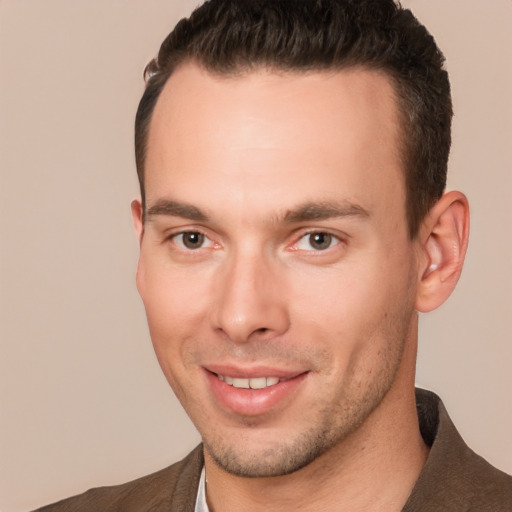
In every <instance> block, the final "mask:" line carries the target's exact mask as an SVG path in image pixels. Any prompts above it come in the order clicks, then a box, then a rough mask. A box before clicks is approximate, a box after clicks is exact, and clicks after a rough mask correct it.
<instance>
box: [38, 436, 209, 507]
mask: <svg viewBox="0 0 512 512" xmlns="http://www.w3.org/2000/svg"><path fill="white" fill-rule="evenodd" d="M202 467H203V455H202V446H198V447H197V448H196V449H195V450H194V451H192V452H191V453H190V454H189V455H187V457H185V458H184V459H183V460H181V461H179V462H177V463H175V464H173V465H172V466H169V467H167V468H165V469H162V470H160V471H157V472H156V473H152V474H150V475H147V476H144V477H142V478H138V479H137V480H133V481H131V482H128V483H125V484H121V485H115V486H110V487H98V488H95V489H90V490H89V491H87V492H85V493H83V494H80V495H78V496H74V497H72V498H68V499H65V500H62V501H59V502H58V503H55V504H53V505H47V506H45V507H42V508H40V509H38V511H37V512H75V511H77V510H80V511H83V512H88V511H90V512H93V511H94V512H97V511H98V510H101V511H105V512H114V511H119V512H121V511H122V512H131V511H133V512H135V511H137V512H144V511H148V512H149V511H152V512H157V511H160V510H162V511H164V510H165V511H173V510H180V511H183V512H185V511H187V510H191V511H193V506H194V502H195V496H196V493H197V488H198V485H199V478H200V475H201V469H202Z"/></svg>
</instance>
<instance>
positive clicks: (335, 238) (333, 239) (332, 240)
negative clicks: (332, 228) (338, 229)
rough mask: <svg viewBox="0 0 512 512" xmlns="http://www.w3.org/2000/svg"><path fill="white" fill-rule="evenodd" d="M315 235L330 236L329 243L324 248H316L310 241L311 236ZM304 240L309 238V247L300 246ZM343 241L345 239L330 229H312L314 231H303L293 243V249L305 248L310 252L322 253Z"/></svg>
mask: <svg viewBox="0 0 512 512" xmlns="http://www.w3.org/2000/svg"><path fill="white" fill-rule="evenodd" d="M315 235H323V236H326V237H328V240H329V243H328V245H327V246H326V247H325V248H322V249H319V248H316V249H315V248H313V247H311V243H310V239H311V238H310V237H312V236H315ZM302 240H308V241H307V242H306V243H308V244H309V245H310V248H309V249H301V248H299V247H298V245H299V243H300V242H301V241H302ZM341 243H343V240H342V239H341V238H340V237H339V236H338V235H335V234H333V233H330V232H329V231H322V230H312V231H307V232H305V233H303V234H302V235H301V236H300V237H299V238H298V239H297V241H296V242H295V243H294V244H293V245H292V247H291V250H294V251H299V250H303V251H306V252H309V253H318V254H321V253H324V252H327V251H328V250H329V249H332V248H333V247H335V246H336V245H339V244H341Z"/></svg>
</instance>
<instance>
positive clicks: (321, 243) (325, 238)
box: [309, 233, 332, 250]
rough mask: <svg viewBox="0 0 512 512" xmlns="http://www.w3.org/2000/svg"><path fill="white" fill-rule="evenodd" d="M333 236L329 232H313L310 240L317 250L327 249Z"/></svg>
mask: <svg viewBox="0 0 512 512" xmlns="http://www.w3.org/2000/svg"><path fill="white" fill-rule="evenodd" d="M331 240H332V236H331V235H329V234H328V233H313V234H312V235H310V239H309V242H310V244H311V247H313V248H315V249H317V250H323V249H327V248H328V247H329V246H330V245H331Z"/></svg>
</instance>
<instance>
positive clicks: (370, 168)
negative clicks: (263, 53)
mask: <svg viewBox="0 0 512 512" xmlns="http://www.w3.org/2000/svg"><path fill="white" fill-rule="evenodd" d="M398 133H399V125H398V112H397V108H396V101H395V95H394V89H393V86H392V83H391V80H390V79H389V78H388V77H387V76H386V75H384V74H381V73H378V72H375V71H369V70H365V69H349V70H344V71H335V72H332V71H329V72H309V73H303V72H300V73H298V72H279V73H278V72H275V71H272V70H267V69H258V70H255V71H251V72H248V73H245V74H241V75H237V76H232V77H225V76H217V75H213V74H211V73H209V72H207V71H205V70H204V69H202V68H201V67H199V66H197V65H195V64H193V63H188V64H185V65H183V66H181V67H180V68H178V69H177V70H176V72H175V73H174V74H173V75H172V76H171V77H170V79H169V81H168V83H167V84H166V86H165V87H164V89H163V91H162V94H161V96H160V98H159V100H158V102H157V105H156V107H155V111H154V113H153V118H152V121H151V125H150V130H149V135H148V152H147V159H146V194H147V202H148V204H150V203H151V201H152V200H156V199H157V198H158V196H161V195H172V194H173V193H176V191H177V190H182V192H183V193H189V192H191V187H195V189H194V190H195V191H196V193H198V190H202V189H203V188H205V187H214V186H216V187H219V186H220V183H222V182H226V183H229V184H230V186H231V193H233V194H236V193H238V194H241V195H244V194H245V195H247V194H257V193H258V192H259V191H260V192H261V193H266V194H273V193H275V194H277V195H279V194H281V198H282V200H283V201H284V199H285V197H286V198H287V197H291V196H293V194H291V191H292V190H293V191H294V192H296V193H297V194H300V193H302V194H306V193H307V192H308V191H311V193H313V190H314V189H315V187H317V188H318V194H319V195H323V194H325V193H327V191H329V190H331V191H332V190H333V187H336V188H337V189H338V190H339V192H340V193H341V194H342V195H345V196H347V197H346V198H348V199H354V197H351V196H354V194H356V195H357V194H359V195H362V196H365V197H362V198H357V199H365V200H366V201H369V202H370V203H371V202H372V201H375V200H376V199H377V198H378V197H377V196H379V195H383V194H386V193H389V194H391V195H393V196H394V197H393V201H395V202H396V194H397V193H402V192H403V181H404V180H403V175H402V171H401V166H400V155H399V149H398V148H399V137H398ZM187 183H188V185H187ZM180 187H181V189H180ZM182 187H185V188H182ZM187 187H188V188H187ZM286 188H287V191H286V196H285V197H283V193H284V192H285V190H284V189H286ZM322 188H323V190H324V191H322V190H320V189H322ZM205 192H207V190H206V191H205ZM318 194H317V195H318ZM304 199H306V200H307V199H308V198H304ZM315 199H318V198H315ZM320 199H324V198H320ZM325 199H331V198H325ZM344 199H345V198H344ZM366 206H369V205H366Z"/></svg>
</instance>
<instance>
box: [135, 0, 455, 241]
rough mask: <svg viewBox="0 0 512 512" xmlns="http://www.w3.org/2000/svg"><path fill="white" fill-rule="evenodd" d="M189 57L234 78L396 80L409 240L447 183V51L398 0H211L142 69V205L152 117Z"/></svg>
mask: <svg viewBox="0 0 512 512" xmlns="http://www.w3.org/2000/svg"><path fill="white" fill-rule="evenodd" d="M185 61H194V62H197V63H198V64H199V65H201V66H203V67H204V68H205V69H206V70H208V71H210V72H212V73H217V74H223V75H235V74H239V73H243V72H248V71H250V70H251V69H255V68H258V67H267V68H270V69H277V70H284V71H287V70H289V71H311V70H313V71H314V70H325V69H334V70H342V69H347V68H350V67H364V68H366V69H370V70H378V71H382V72H384V73H386V74H387V75H388V76H389V77H390V78H391V79H392V81H393V84H394V88H395V93H396V96H397V103H398V109H399V114H400V117H401V121H402V129H401V132H402V134H401V145H402V148H401V149H402V153H401V154H402V161H403V166H404V172H405V183H406V189H407V205H406V208H407V221H408V227H409V233H410V236H411V238H412V237H414V236H415V235H416V233H417V232H418V228H419V226H420V223H421V221H422V219H423V218H424V216H425V215H426V213H427V212H428V211H429V209H430V208H431V206H432V205H433V204H434V203H435V202H436V201H437V199H439V198H440V197H441V195H442V193H443V191H444V188H445V185H446V172H447V164H448V155H449V152H450V144H451V119H452V102H451V96H450V83H449V80H448V74H447V72H446V71H445V69H444V67H443V65H444V57H443V54H442V53H441V51H440V50H439V48H438V47H437V45H436V43H435V41H434V39H433V37H432V36H431V35H430V34H429V32H428V31H427V30H426V28H425V27H424V26H423V25H421V24H420V23H419V22H418V20H417V19H416V18H415V17H414V15H413V14H412V13H411V11H409V10H408V9H404V8H402V7H401V5H400V4H399V3H395V2H394V1H393V0H210V1H207V2H205V3H204V4H203V5H201V6H200V7H198V8H197V9H196V10H195V11H194V12H193V13H192V15H191V16H190V17H189V18H184V19H182V20H181V21H180V22H179V23H178V24H177V25H176V27H175V28H174V30H173V31H172V32H171V33H170V34H169V35H168V36H167V38H166V39H165V40H164V42H163V43H162V45H161V47H160V51H159V53H158V56H157V57H156V58H155V59H153V60H152V61H151V62H150V63H149V64H148V65H147V66H146V69H145V72H144V75H145V79H146V89H145V92H144V94H143V96H142V99H141V101H140V104H139V108H138V111H137V116H136V121H135V156H136V164H137V173H138V177H139V182H140V187H141V194H142V202H143V207H144V209H145V191H144V161H145V155H146V145H147V137H148V131H149V125H150V122H151V116H152V113H153V110H154V107H155V104H156V102H157V100H158V97H159V95H160V93H161V91H162V89H163V87H164V86H165V84H166V82H167V80H168V78H169V77H170V76H171V74H172V73H173V71H174V70H175V69H176V68H177V67H178V66H179V65H180V64H182V63H183V62H185Z"/></svg>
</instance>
